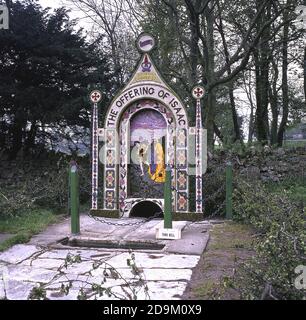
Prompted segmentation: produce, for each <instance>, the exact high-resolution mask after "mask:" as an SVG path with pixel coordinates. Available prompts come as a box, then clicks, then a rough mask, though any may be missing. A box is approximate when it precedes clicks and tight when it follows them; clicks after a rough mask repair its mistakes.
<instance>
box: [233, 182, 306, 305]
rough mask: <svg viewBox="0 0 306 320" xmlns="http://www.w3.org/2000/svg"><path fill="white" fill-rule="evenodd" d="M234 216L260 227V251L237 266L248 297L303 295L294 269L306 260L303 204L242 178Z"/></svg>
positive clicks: (264, 297)
mask: <svg viewBox="0 0 306 320" xmlns="http://www.w3.org/2000/svg"><path fill="white" fill-rule="evenodd" d="M234 208H235V218H236V219H239V220H243V221H245V222H248V223H250V224H251V225H253V226H254V227H255V228H256V229H257V230H258V237H257V244H256V246H255V249H256V252H257V255H256V257H254V258H253V259H251V260H250V261H249V262H248V263H245V264H244V266H243V267H242V268H241V269H239V270H238V272H237V275H236V282H235V283H236V285H237V287H238V288H239V290H240V292H241V295H242V297H243V298H247V299H302V298H305V291H302V290H298V289H297V288H296V287H295V284H294V281H295V278H296V277H297V274H295V272H294V270H295V268H296V267H297V266H299V265H303V264H305V260H306V233H305V227H306V219H305V218H306V216H305V211H304V208H303V207H301V206H300V205H298V204H297V203H295V202H293V201H291V200H290V199H289V197H288V194H287V193H286V192H283V194H282V195H278V194H275V193H271V192H268V190H267V189H266V188H265V187H264V185H262V184H260V183H258V184H256V183H255V182H254V181H253V182H252V184H250V183H248V182H246V181H243V180H240V181H239V184H238V186H237V188H236V190H235V196H234Z"/></svg>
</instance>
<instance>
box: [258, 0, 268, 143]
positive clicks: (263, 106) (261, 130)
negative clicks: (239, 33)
mask: <svg viewBox="0 0 306 320" xmlns="http://www.w3.org/2000/svg"><path fill="white" fill-rule="evenodd" d="M261 4H262V1H261V0H257V7H258V8H259V7H260V6H261ZM270 18H271V3H269V4H268V5H267V8H266V11H265V13H264V14H263V15H262V17H261V19H260V20H259V21H258V24H257V30H258V31H259V30H260V29H261V27H262V25H264V23H265V21H266V20H269V19H270ZM269 38H270V27H267V28H266V29H265V31H264V32H263V34H262V37H261V39H260V42H259V45H258V47H257V49H256V50H254V59H255V73H256V102H257V108H256V118H255V126H256V135H257V139H258V140H259V141H261V142H262V144H267V143H268V137H269V119H268V103H269V65H270V48H269Z"/></svg>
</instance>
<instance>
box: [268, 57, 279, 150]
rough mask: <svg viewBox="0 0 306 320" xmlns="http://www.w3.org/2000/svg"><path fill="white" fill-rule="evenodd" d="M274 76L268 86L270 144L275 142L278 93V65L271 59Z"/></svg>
mask: <svg viewBox="0 0 306 320" xmlns="http://www.w3.org/2000/svg"><path fill="white" fill-rule="evenodd" d="M272 65H273V70H274V78H273V82H272V85H271V86H270V87H269V96H270V106H271V113H272V123H271V145H274V144H276V143H277V126H278V115H279V112H278V94H277V81H278V65H277V63H275V62H273V61H272Z"/></svg>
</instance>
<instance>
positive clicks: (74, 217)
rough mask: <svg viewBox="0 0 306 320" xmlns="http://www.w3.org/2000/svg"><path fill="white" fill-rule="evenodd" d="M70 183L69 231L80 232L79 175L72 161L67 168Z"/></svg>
mask: <svg viewBox="0 0 306 320" xmlns="http://www.w3.org/2000/svg"><path fill="white" fill-rule="evenodd" d="M69 182H70V183H69V185H70V216H71V217H70V218H71V233H72V234H78V233H80V214H79V175H78V168H77V165H76V163H75V162H74V161H72V162H71V164H70V170H69Z"/></svg>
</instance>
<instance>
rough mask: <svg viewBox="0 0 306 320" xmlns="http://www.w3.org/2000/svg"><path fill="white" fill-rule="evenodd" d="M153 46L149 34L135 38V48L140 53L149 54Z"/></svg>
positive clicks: (152, 40)
mask: <svg viewBox="0 0 306 320" xmlns="http://www.w3.org/2000/svg"><path fill="white" fill-rule="evenodd" d="M154 46H155V40H154V38H153V36H151V35H150V34H149V33H141V34H140V35H139V37H138V38H137V48H138V50H139V51H141V52H150V51H151V50H152V49H153V48H154Z"/></svg>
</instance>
